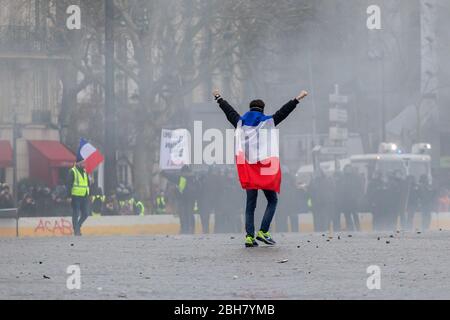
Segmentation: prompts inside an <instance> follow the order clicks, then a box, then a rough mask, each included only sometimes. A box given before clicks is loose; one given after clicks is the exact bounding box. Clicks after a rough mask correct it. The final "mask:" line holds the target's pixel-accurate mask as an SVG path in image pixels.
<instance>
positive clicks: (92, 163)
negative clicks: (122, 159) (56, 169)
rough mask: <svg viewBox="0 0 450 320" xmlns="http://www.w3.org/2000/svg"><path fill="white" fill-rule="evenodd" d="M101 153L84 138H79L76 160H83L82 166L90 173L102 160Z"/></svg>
mask: <svg viewBox="0 0 450 320" xmlns="http://www.w3.org/2000/svg"><path fill="white" fill-rule="evenodd" d="M104 159H105V158H104V157H103V155H102V154H101V153H100V151H99V150H97V149H96V148H95V147H94V146H93V145H92V144H90V143H89V142H87V141H86V140H85V139H83V138H81V139H80V147H79V148H78V152H77V162H80V161H84V168H85V170H86V172H87V173H88V174H91V173H92V172H93V171H94V170H95V169H96V168H97V167H98V166H99V165H100V164H101V163H102V162H103V161H104Z"/></svg>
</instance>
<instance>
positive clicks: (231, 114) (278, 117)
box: [217, 98, 299, 128]
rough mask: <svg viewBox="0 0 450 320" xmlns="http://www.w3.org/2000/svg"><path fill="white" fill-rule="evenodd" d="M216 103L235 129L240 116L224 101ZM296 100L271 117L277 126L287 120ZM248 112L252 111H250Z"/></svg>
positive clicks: (295, 104)
mask: <svg viewBox="0 0 450 320" xmlns="http://www.w3.org/2000/svg"><path fill="white" fill-rule="evenodd" d="M217 103H218V104H219V107H220V109H222V111H223V112H224V113H225V116H226V117H227V119H228V121H229V122H230V123H231V124H232V125H233V127H235V128H236V127H237V124H238V122H239V120H240V119H241V115H240V114H239V113H238V112H237V111H236V110H234V108H233V107H232V106H231V105H230V104H229V103H228V102H227V101H226V100H224V99H222V98H220V99H218V100H217ZM298 103H299V102H298V100H297V99H294V100H291V101H289V102H288V103H286V104H285V105H284V106H282V107H281V108H280V110H278V111H277V112H275V114H274V115H273V122H274V124H275V125H276V126H277V125H278V124H280V123H281V121H283V120H284V119H286V118H287V116H288V115H289V114H290V113H291V112H292V111H294V109H295V107H296V106H297V104H298ZM250 111H252V110H251V109H250Z"/></svg>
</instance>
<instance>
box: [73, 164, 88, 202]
mask: <svg viewBox="0 0 450 320" xmlns="http://www.w3.org/2000/svg"><path fill="white" fill-rule="evenodd" d="M71 170H72V172H73V186H72V196H76V197H85V196H88V195H89V179H88V175H87V173H86V172H83V174H81V173H80V171H78V169H77V168H76V167H73V168H72V169H71Z"/></svg>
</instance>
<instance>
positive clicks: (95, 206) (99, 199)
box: [91, 192, 106, 217]
mask: <svg viewBox="0 0 450 320" xmlns="http://www.w3.org/2000/svg"><path fill="white" fill-rule="evenodd" d="M105 199H106V197H105V196H104V195H103V194H102V192H99V193H97V194H96V195H93V196H92V198H91V201H92V216H93V217H100V216H101V215H102V211H103V206H104V204H105Z"/></svg>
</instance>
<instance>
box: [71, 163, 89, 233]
mask: <svg viewBox="0 0 450 320" xmlns="http://www.w3.org/2000/svg"><path fill="white" fill-rule="evenodd" d="M67 180H68V181H67V190H68V193H69V197H70V198H71V199H72V201H71V204H72V227H73V233H74V235H75V236H81V226H82V225H83V223H84V221H86V219H87V218H88V216H89V176H88V174H87V173H86V171H85V170H84V162H83V159H80V158H77V163H75V165H74V166H73V167H72V168H70V169H69V174H68V179H67Z"/></svg>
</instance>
